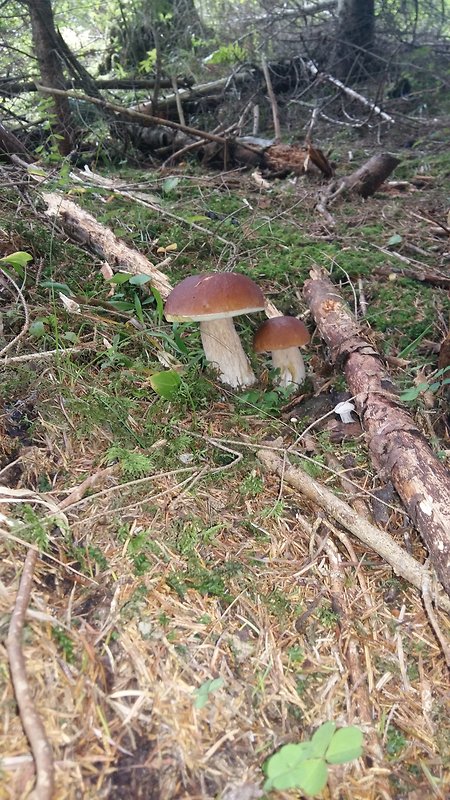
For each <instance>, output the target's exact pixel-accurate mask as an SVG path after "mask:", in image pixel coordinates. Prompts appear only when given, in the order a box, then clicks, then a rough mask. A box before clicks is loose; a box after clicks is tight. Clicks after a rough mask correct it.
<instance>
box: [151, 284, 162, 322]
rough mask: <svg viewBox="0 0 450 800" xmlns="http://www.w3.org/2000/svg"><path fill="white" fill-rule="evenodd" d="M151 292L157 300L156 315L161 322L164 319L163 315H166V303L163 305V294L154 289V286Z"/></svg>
mask: <svg viewBox="0 0 450 800" xmlns="http://www.w3.org/2000/svg"><path fill="white" fill-rule="evenodd" d="M150 291H151V293H152V295H153V297H154V298H155V302H156V313H157V315H158V319H159V320H160V321H161V320H162V318H163V313H164V303H163V299H162V297H161V294H160V293H159V292H158V289H155V287H154V286H152V287H151V290H150Z"/></svg>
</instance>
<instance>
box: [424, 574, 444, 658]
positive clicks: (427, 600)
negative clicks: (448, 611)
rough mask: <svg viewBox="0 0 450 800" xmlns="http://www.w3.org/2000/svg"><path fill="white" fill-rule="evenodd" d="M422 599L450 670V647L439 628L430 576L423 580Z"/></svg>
mask: <svg viewBox="0 0 450 800" xmlns="http://www.w3.org/2000/svg"><path fill="white" fill-rule="evenodd" d="M422 598H423V604H424V606H425V611H426V612H427V616H428V621H429V623H430V625H431V627H432V628H433V630H434V633H435V636H436V639H437V640H438V642H439V644H440V645H441V649H442V652H443V654H444V658H445V663H446V664H447V667H448V668H449V669H450V647H449V645H448V642H447V640H446V638H445V636H444V634H443V633H442V631H441V629H440V627H439V623H438V621H437V618H436V614H435V613H434V609H433V602H432V595H431V589H430V579H429V577H428V576H425V577H424V579H423V584H422Z"/></svg>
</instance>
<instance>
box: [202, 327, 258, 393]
mask: <svg viewBox="0 0 450 800" xmlns="http://www.w3.org/2000/svg"><path fill="white" fill-rule="evenodd" d="M200 334H201V337H202V344H203V349H204V351H205V356H206V360H207V361H209V362H210V364H212V365H213V366H214V367H216V368H217V369H218V370H219V373H220V380H221V381H222V382H223V383H227V384H228V385H229V386H233V387H234V388H238V387H239V386H253V384H254V383H255V382H256V378H255V375H254V372H253V370H252V368H251V366H250V362H249V360H248V358H247V356H246V355H245V353H244V350H243V348H242V344H241V340H240V338H239V336H238V334H237V333H236V328H235V327H234V323H233V318H232V317H228V318H225V319H224V318H222V319H214V320H210V321H208V322H201V323H200Z"/></svg>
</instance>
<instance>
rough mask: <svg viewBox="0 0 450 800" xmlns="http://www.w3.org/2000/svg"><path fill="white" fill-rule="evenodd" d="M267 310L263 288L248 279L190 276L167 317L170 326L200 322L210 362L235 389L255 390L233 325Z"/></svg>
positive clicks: (167, 310) (177, 288)
mask: <svg viewBox="0 0 450 800" xmlns="http://www.w3.org/2000/svg"><path fill="white" fill-rule="evenodd" d="M263 310H264V296H263V293H262V291H261V289H260V288H259V286H258V285H257V284H256V283H254V282H253V281H252V280H250V278H247V277H246V276H245V275H239V274H238V273H234V272H215V273H205V274H203V275H190V276H189V277H188V278H185V279H184V280H183V281H181V283H179V284H178V285H177V286H175V288H174V289H173V291H172V292H171V293H170V294H169V296H168V298H167V301H166V305H165V309H164V314H165V317H166V319H167V320H168V321H169V322H200V334H201V337H202V344H203V349H204V351H205V356H206V359H207V361H209V362H210V363H211V364H213V365H214V366H215V367H217V369H218V370H219V373H220V379H221V380H222V381H223V382H224V383H227V384H229V385H230V386H233V387H238V386H251V385H252V384H253V383H255V380H256V378H255V376H254V374H253V370H252V368H251V366H250V362H249V360H248V358H247V356H246V355H245V353H244V350H243V348H242V344H241V340H240V339H239V336H238V334H237V333H236V329H235V327H234V323H233V317H236V316H238V315H239V314H253V313H254V312H255V311H263Z"/></svg>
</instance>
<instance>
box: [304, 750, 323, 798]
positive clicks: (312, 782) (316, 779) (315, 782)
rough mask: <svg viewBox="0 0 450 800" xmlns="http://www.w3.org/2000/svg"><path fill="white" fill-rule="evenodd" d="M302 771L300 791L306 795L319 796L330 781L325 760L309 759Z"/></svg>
mask: <svg viewBox="0 0 450 800" xmlns="http://www.w3.org/2000/svg"><path fill="white" fill-rule="evenodd" d="M300 771H301V776H300V783H299V789H301V790H302V791H303V792H306V794H312V795H317V794H319V793H320V792H321V791H322V789H323V788H324V786H325V785H326V782H327V780H328V769H327V765H326V764H325V761H324V760H323V758H308V759H307V760H306V761H304V762H303V764H302V765H301V768H300Z"/></svg>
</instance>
